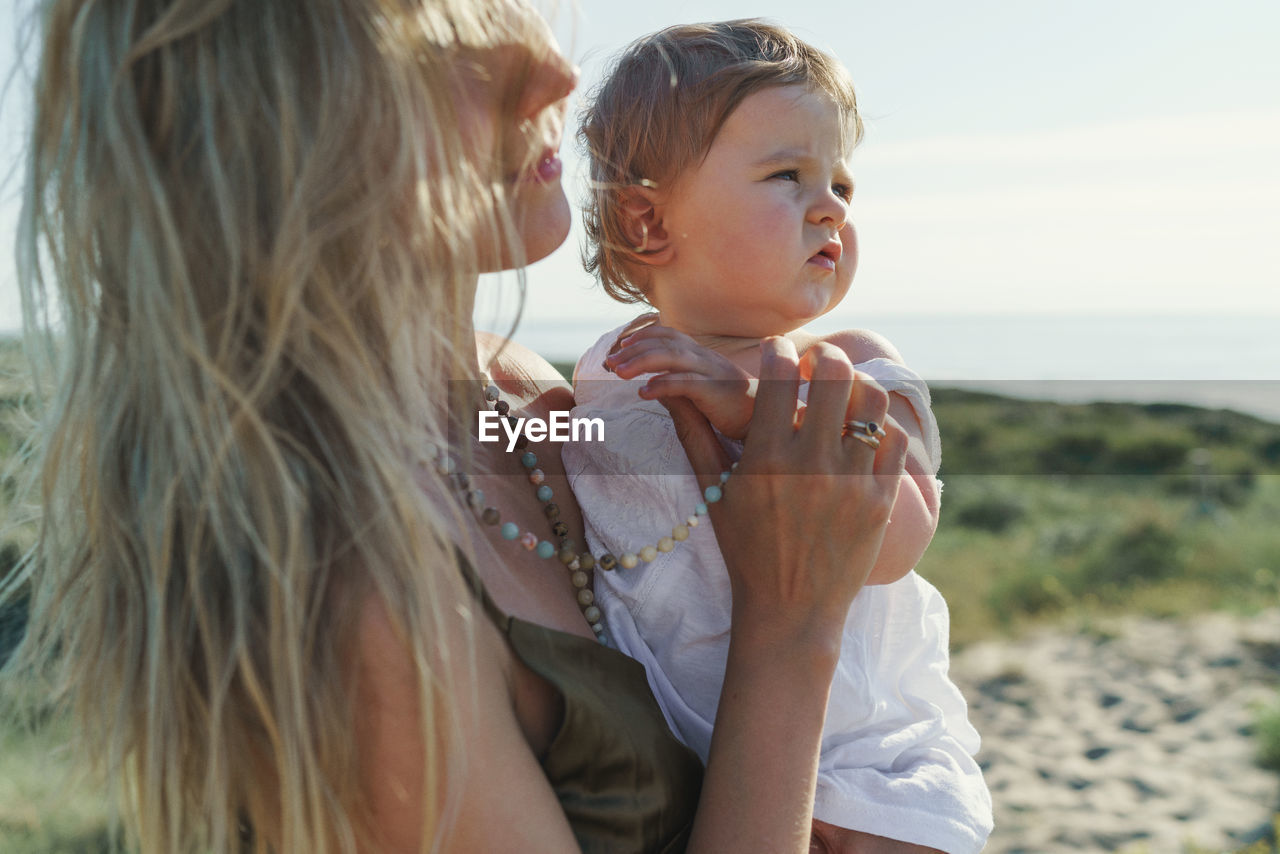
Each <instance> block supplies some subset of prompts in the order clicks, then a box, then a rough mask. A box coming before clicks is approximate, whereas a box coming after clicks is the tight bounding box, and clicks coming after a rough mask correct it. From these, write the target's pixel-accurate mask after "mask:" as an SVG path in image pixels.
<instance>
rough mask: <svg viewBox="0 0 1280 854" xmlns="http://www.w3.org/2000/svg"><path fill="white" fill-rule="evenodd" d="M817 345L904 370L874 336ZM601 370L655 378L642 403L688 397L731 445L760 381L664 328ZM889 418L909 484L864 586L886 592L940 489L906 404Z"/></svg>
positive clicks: (907, 566)
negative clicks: (903, 438)
mask: <svg viewBox="0 0 1280 854" xmlns="http://www.w3.org/2000/svg"><path fill="white" fill-rule="evenodd" d="M823 340H825V341H827V342H829V343H831V344H834V345H836V346H837V347H839V348H840V349H842V350H844V351H845V353H847V354H848V356H849V358H850V359H851V360H852V361H853V362H854V363H855V364H859V363H862V362H867V361H870V360H872V359H878V358H879V359H889V360H890V361H893V362H896V363H898V364H902V357H901V356H900V355H899V354H898V351H897V350H895V349H894V347H893V345H892V344H890V343H889V342H888V341H887V340H885V339H884V338H883V337H881V336H879V335H877V334H875V333H874V332H868V331H865V330H845V331H843V332H837V333H834V334H832V335H829V336H827V337H826V338H824V339H823ZM606 365H607V367H608V368H609V369H610V370H612V371H614V372H615V373H616V374H617V375H618V376H620V377H622V378H623V379H631V378H633V377H636V376H639V375H641V374H647V373H656V374H658V376H655V377H653V378H652V379H650V380H649V383H648V384H647V385H646V386H645V387H644V389H642V390H641V396H642V397H646V398H649V399H657V398H661V397H670V396H683V397H687V398H689V399H690V400H692V401H693V403H694V405H695V406H697V407H698V409H699V410H701V411H702V413H703V415H705V416H706V417H707V420H708V421H710V422H711V424H712V426H714V427H715V428H716V429H717V430H719V431H720V432H721V433H723V434H724V435H726V436H728V437H730V438H733V439H741V438H743V437H744V436H745V435H746V432H747V426H748V425H749V423H750V421H751V412H752V409H753V408H754V406H755V394H756V389H757V386H758V381H757V380H756V379H755V378H754V377H752V376H751V375H750V374H749V373H747V372H746V371H745V370H743V369H742V368H740V367H738V366H737V365H735V364H734V363H733V362H731V361H729V360H728V359H727V358H725V357H724V356H722V355H720V354H719V353H716V352H715V351H713V350H708V349H707V348H705V347H703V346H701V345H699V344H698V343H697V342H695V341H694V340H693V339H692V338H690V337H689V336H687V335H685V334H684V333H682V332H678V331H676V330H674V329H670V328H669V327H665V326H648V327H645V328H643V329H640V330H639V331H637V332H635V333H633V334H632V335H631V336H629V337H624V338H623V339H622V340H621V341H619V346H618V349H616V350H615V351H614V352H612V353H610V354H609V357H608V359H607V360H606ZM889 417H890V418H891V419H892V420H893V421H894V422H895V423H896V424H897V425H898V426H899V427H900V428H901V429H902V431H903V432H904V433H906V434H907V438H908V445H907V460H906V466H905V474H906V475H907V476H908V477H906V478H905V479H904V481H903V484H902V488H901V489H899V490H898V500H897V502H896V503H895V504H894V506H893V515H892V518H891V520H890V525H889V527H888V529H887V530H886V533H885V539H884V545H883V546H882V547H881V549H880V557H879V559H878V560H877V561H876V565H875V568H874V569H872V571H871V576H870V578H869V579H868V580H867V583H868V584H891V583H892V582H894V581H897V580H898V579H900V578H902V577H903V576H904V575H906V574H907V573H908V572H910V571H911V570H912V568H913V567H915V565H916V564H917V563H918V562H919V561H920V557H921V556H922V555H923V554H924V550H925V548H927V547H928V545H929V542H930V540H932V539H933V534H934V531H936V530H937V527H938V507H939V498H940V495H939V488H938V481H937V479H936V478H935V477H934V476H933V466H932V464H931V463H930V461H929V452H928V450H927V447H926V445H925V440H924V429H923V427H922V425H921V423H920V419H919V418H918V417H917V415H916V412H915V409H914V408H913V407H912V405H911V404H910V402H908V400H907V398H906V397H905V396H903V395H901V394H897V393H890V395H889Z"/></svg>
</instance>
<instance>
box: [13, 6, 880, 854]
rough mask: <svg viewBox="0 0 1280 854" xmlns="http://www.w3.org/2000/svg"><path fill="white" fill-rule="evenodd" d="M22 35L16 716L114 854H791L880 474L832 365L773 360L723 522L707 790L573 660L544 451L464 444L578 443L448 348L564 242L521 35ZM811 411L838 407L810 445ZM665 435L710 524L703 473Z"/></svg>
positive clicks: (189, 28) (284, 19)
mask: <svg viewBox="0 0 1280 854" xmlns="http://www.w3.org/2000/svg"><path fill="white" fill-rule="evenodd" d="M41 16H42V21H41V26H42V31H43V54H42V60H41V65H40V70H39V76H38V80H37V91H36V110H35V118H34V127H33V131H32V135H31V140H30V143H31V145H30V156H29V161H28V164H27V179H26V183H27V187H26V194H25V209H24V213H23V218H22V235H21V238H20V258H21V261H22V273H21V280H22V284H23V291H24V310H25V313H26V320H27V324H28V335H29V336H30V340H32V341H34V340H36V336H37V335H38V334H39V333H40V332H41V330H42V329H43V330H44V331H45V332H47V333H49V339H48V340H50V341H51V342H52V343H51V346H50V347H49V348H48V349H49V351H50V352H54V351H56V361H57V370H58V373H57V376H56V380H55V381H54V382H53V383H51V384H50V386H49V388H48V393H49V409H48V414H47V423H46V429H45V430H44V431H43V432H42V433H41V437H42V441H41V447H40V449H39V453H40V466H41V468H40V478H41V479H40V482H39V490H38V495H37V497H38V499H39V500H40V502H41V504H42V507H43V519H42V524H41V529H40V540H39V544H38V547H37V549H36V550H35V552H34V554H33V555H32V556H31V557H30V558H29V559H28V560H27V561H26V563H25V564H24V565H23V568H22V572H21V573H20V574H19V576H18V577H17V578H16V579H10V580H9V582H8V586H7V588H6V590H7V592H6V593H5V594H4V595H9V596H11V595H13V594H14V592H15V590H16V589H17V585H18V584H22V585H24V586H26V587H29V589H30V590H31V595H32V604H31V615H30V627H29V630H28V633H27V635H26V638H25V640H24V642H23V645H22V647H21V648H20V650H19V653H18V655H16V656H15V658H14V659H13V660H12V661H11V662H10V664H9V668H8V675H9V676H10V677H12V678H18V677H19V676H20V675H22V674H25V675H23V677H22V678H29V677H30V674H31V673H32V672H37V673H43V674H44V675H46V676H47V677H48V679H49V683H48V684H50V685H51V686H55V687H56V688H57V692H58V693H57V697H58V699H59V701H60V702H61V703H62V704H63V707H64V708H65V709H66V710H67V711H68V712H69V713H70V714H71V715H72V716H73V717H74V720H75V721H76V723H77V732H78V733H79V734H80V736H81V742H82V744H81V745H80V747H81V748H82V751H83V755H85V756H86V757H88V758H90V759H92V760H93V761H94V763H95V764H96V765H97V767H98V768H99V770H100V771H102V772H103V774H104V779H106V780H107V781H109V782H110V783H111V784H112V785H113V794H114V795H115V796H117V797H118V799H119V802H120V803H121V804H122V807H123V810H124V815H125V816H126V819H127V827H128V828H129V830H130V831H131V833H132V837H133V839H134V841H135V842H136V845H137V847H138V848H139V849H140V850H142V851H144V852H186V851H230V850H252V851H275V852H336V851H341V852H350V851H366V852H373V851H388V852H392V851H394V852H399V851H406V852H412V851H425V850H433V851H435V850H438V851H526V852H542V851H546V852H562V851H572V850H579V849H581V850H584V851H646V852H648V851H676V850H684V849H685V848H686V847H687V849H688V850H691V851H768V852H778V851H797V852H799V851H805V850H808V846H809V826H810V820H811V813H812V807H813V791H814V780H815V772H816V767H817V758H818V747H819V735H820V732H821V727H822V720H823V715H824V711H825V705H826V696H827V690H828V686H829V683H830V680H831V674H832V671H833V668H834V666H835V662H836V655H837V648H838V644H839V637H840V630H841V624H842V621H843V619H844V615H845V613H846V612H847V610H848V607H849V603H850V601H851V600H852V598H853V596H854V595H855V594H856V593H857V591H858V589H859V588H860V586H861V584H862V582H863V581H864V580H865V576H866V573H867V572H868V571H869V569H870V567H871V566H872V564H873V563H874V560H875V557H876V554H877V552H878V549H879V544H880V541H881V538H882V536H883V533H884V526H885V524H886V519H887V516H888V510H889V508H890V507H891V506H892V503H893V499H894V493H895V491H896V489H897V483H898V473H899V472H900V471H901V468H902V458H903V453H904V444H905V443H904V441H903V439H902V437H901V435H900V434H897V433H893V434H891V435H890V436H889V438H888V439H886V440H885V442H884V443H883V445H882V446H881V447H880V448H879V449H878V450H873V449H871V448H870V447H869V446H868V445H867V444H865V443H862V442H854V441H850V440H849V439H842V438H841V432H842V431H841V425H842V423H843V422H844V421H846V420H848V419H861V420H867V421H871V420H875V421H880V422H883V420H884V419H883V415H884V412H885V407H886V405H887V400H886V396H885V395H884V393H883V391H881V390H879V389H877V388H875V387H874V386H873V385H870V384H867V383H858V384H856V385H855V383H854V378H855V377H854V372H853V370H852V367H851V366H850V364H849V362H848V360H847V359H846V358H844V357H843V356H842V355H841V354H840V353H838V352H836V351H834V350H832V349H830V348H815V350H814V352H813V353H812V355H810V356H807V357H806V359H805V360H804V362H803V364H802V363H800V361H799V360H797V358H796V356H795V352H794V350H793V349H791V348H789V347H788V345H787V344H785V343H784V342H774V343H773V344H771V345H769V346H768V347H767V348H766V349H767V350H768V354H767V356H766V360H765V367H764V375H765V378H766V379H771V380H774V382H768V383H764V384H763V389H762V392H761V395H760V400H759V402H758V404H757V407H756V413H755V416H754V420H753V423H752V429H751V437H750V439H749V441H748V443H747V448H746V452H745V454H744V456H743V458H742V461H741V468H740V469H739V472H738V473H737V474H736V475H735V476H734V478H733V482H732V484H731V485H730V486H729V488H728V489H727V490H726V492H727V495H726V498H725V499H724V500H723V501H721V502H719V503H718V504H714V505H713V507H712V510H713V518H714V521H715V523H716V529H717V533H718V538H719V540H720V543H721V547H722V549H723V551H724V555H725V558H726V561H727V563H728V566H729V567H730V571H731V573H732V575H733V584H734V623H733V641H732V647H731V652H730V659H729V669H728V672H727V674H726V678H725V687H724V695H723V696H724V699H723V701H722V702H721V712H720V718H719V720H718V721H717V727H716V736H715V739H716V740H715V741H714V743H713V744H712V747H711V755H710V759H709V764H708V766H707V769H706V772H705V776H704V777H703V778H702V779H701V785H700V786H699V783H700V781H699V776H700V774H701V771H700V767H699V763H698V762H697V760H696V758H695V757H693V756H692V754H690V753H689V752H688V751H686V750H685V749H684V748H683V747H681V746H680V745H679V744H678V743H677V742H676V741H675V740H674V739H673V738H672V737H671V736H670V735H669V733H668V732H667V731H666V728H665V724H664V721H663V719H662V717H661V714H660V712H659V711H658V709H657V706H656V704H655V703H654V701H653V698H652V696H651V695H650V694H649V691H648V687H647V684H646V682H645V678H644V674H643V671H642V669H641V668H640V667H639V665H637V664H635V663H634V662H632V661H631V660H629V659H627V658H625V657H624V656H622V655H621V654H620V653H617V652H616V651H614V650H612V649H609V648H608V647H607V646H606V645H604V644H601V643H599V642H598V640H597V637H596V636H597V635H605V636H607V627H606V626H601V625H599V622H598V619H596V620H595V623H594V625H593V619H594V618H596V615H595V614H594V613H593V612H592V610H591V608H592V606H591V604H590V602H589V596H587V595H584V593H583V590H584V588H586V589H589V584H586V583H584V581H583V578H584V577H586V576H587V575H588V573H589V571H590V570H592V568H593V564H596V563H597V559H599V561H600V562H607V561H605V556H592V555H587V554H584V553H581V546H580V543H581V542H582V537H581V534H580V532H581V527H582V520H581V514H580V512H579V510H578V508H577V507H576V506H575V504H574V502H573V498H572V496H571V493H570V491H569V489H568V486H567V484H566V482H565V478H564V472H563V469H562V467H561V465H560V461H559V454H558V450H557V446H556V445H555V444H553V443H551V442H546V441H544V442H532V443H530V444H529V446H528V448H526V449H524V450H523V451H522V452H521V453H519V454H508V453H507V452H506V450H505V447H504V445H503V444H484V443H480V442H478V441H476V438H475V433H476V430H477V423H478V417H477V412H479V411H484V410H486V409H494V410H499V411H503V412H505V413H506V414H507V415H510V416H515V417H526V418H529V417H541V418H548V417H549V416H550V415H551V413H552V412H553V411H562V410H568V409H569V408H570V406H571V403H572V402H571V400H569V398H568V390H567V387H566V386H564V385H563V384H561V383H553V382H548V381H545V380H544V379H543V378H545V377H549V376H553V373H552V372H551V370H550V368H549V366H548V365H547V364H546V363H545V362H543V361H542V360H540V359H538V357H536V356H535V355H533V354H531V353H527V352H524V351H521V350H519V349H518V348H516V347H514V346H508V347H506V348H505V349H501V352H500V353H498V354H497V355H496V356H495V355H494V348H493V347H491V346H487V343H489V342H486V345H485V346H481V347H479V348H478V347H477V345H476V339H475V335H474V332H473V329H472V325H471V314H472V306H473V302H474V296H475V289H476V278H477V275H478V274H479V273H480V272H482V271H485V270H492V269H498V268H503V267H518V266H519V265H521V264H524V263H527V262H530V261H533V260H536V259H537V258H540V257H542V256H543V255H545V254H547V253H548V252H550V251H551V250H552V249H553V248H554V247H555V246H556V245H558V244H559V243H560V242H561V241H562V240H563V239H564V237H565V234H566V233H567V230H568V224H569V223H568V206H567V203H566V201H565V197H564V193H563V190H562V188H561V186H560V176H559V161H558V159H557V158H556V150H557V148H558V146H559V143H560V138H561V134H562V126H563V99H564V97H565V96H566V95H567V94H568V92H569V91H570V89H571V88H572V85H573V83H574V74H573V72H572V70H571V68H570V67H569V65H568V64H567V62H566V61H565V60H564V59H563V57H561V56H560V54H559V53H558V52H557V50H556V48H555V46H554V44H553V43H552V42H551V40H550V38H549V36H548V35H547V32H546V29H545V26H544V25H543V24H542V23H541V21H540V20H539V18H538V17H537V16H536V14H535V13H534V12H533V11H532V10H530V9H529V8H527V7H526V6H524V5H523V4H522V3H520V2H517V0H485V2H480V1H479V0H474V2H463V0H308V2H305V3H299V2H296V0H253V2H249V0H49V2H46V3H44V4H43V6H42V8H41ZM478 351H479V352H478ZM482 369H483V370H486V371H488V372H489V374H490V375H491V380H490V381H489V384H491V387H486V385H487V384H486V383H484V382H483V381H482ZM802 373H803V374H804V375H805V376H807V377H811V378H813V379H815V380H822V381H825V382H820V383H815V384H814V385H815V389H814V390H813V391H811V393H810V397H809V406H808V409H807V412H806V415H805V417H804V418H803V423H802V424H799V425H797V424H796V414H795V413H796V406H795V399H796V385H797V383H798V380H799V377H800V375H801V374H802ZM675 414H676V416H677V418H679V419H680V424H681V425H682V430H683V432H684V435H685V437H686V441H687V446H688V450H689V453H690V458H691V460H692V461H693V462H694V464H695V468H696V469H697V470H699V471H703V472H708V473H709V474H708V475H707V478H708V479H707V485H708V486H709V485H712V483H713V481H715V480H716V479H717V478H716V473H717V472H718V470H719V468H720V467H721V466H722V464H723V463H722V458H721V457H720V456H719V449H718V447H717V446H716V445H715V441H714V439H713V438H712V436H711V434H710V432H709V430H708V429H707V427H706V425H705V423H703V422H701V421H699V420H698V418H697V417H694V416H693V415H692V414H691V412H690V411H689V410H688V409H687V408H681V407H679V406H676V407H675ZM531 459H532V460H533V464H532V465H531V464H530V460H531ZM792 472H804V473H805V474H804V475H803V476H795V475H793V474H790V473H792ZM855 474H861V475H867V476H861V477H855V476H852V475H855ZM464 475H465V476H464ZM873 475H874V476H873ZM531 480H533V481H535V483H533V484H531V483H530V481H531ZM535 487H538V488H540V487H546V488H547V490H549V493H548V491H547V490H540V489H539V490H538V491H535ZM677 514H678V509H676V508H673V516H675V515H677ZM575 532H578V533H576V534H575ZM530 539H532V540H533V542H532V543H530V545H531V546H532V548H524V547H523V545H524V544H525V543H526V542H528V541H529V540H530ZM544 542H545V543H548V544H550V548H551V550H552V551H555V552H557V553H556V554H554V555H553V556H552V557H551V558H549V559H548V558H544V557H542V556H541V555H542V554H544V553H545V551H546V549H544V547H543V543H544ZM566 567H567V569H566ZM850 567H853V571H851V570H850ZM588 580H589V579H588ZM783 733H785V734H786V737H785V740H784V739H783V738H782V737H781V736H782V734H783Z"/></svg>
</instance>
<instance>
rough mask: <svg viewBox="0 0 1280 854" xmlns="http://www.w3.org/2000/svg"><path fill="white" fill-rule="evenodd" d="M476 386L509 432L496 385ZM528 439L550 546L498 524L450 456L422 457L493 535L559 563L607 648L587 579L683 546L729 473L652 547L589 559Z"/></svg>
mask: <svg viewBox="0 0 1280 854" xmlns="http://www.w3.org/2000/svg"><path fill="white" fill-rule="evenodd" d="M481 385H482V386H483V390H484V399H485V401H486V402H488V403H489V404H490V405H491V406H492V408H493V411H494V412H497V413H498V415H499V416H501V417H503V418H506V419H507V420H508V421H509V422H510V423H511V427H512V429H513V430H514V429H516V428H517V427H518V426H519V423H518V421H517V419H516V418H515V416H512V415H509V414H508V413H509V412H510V411H511V407H510V405H509V404H508V403H507V402H506V401H505V400H502V399H501V397H500V392H499V390H498V387H497V386H496V385H494V384H493V383H492V382H491V381H490V379H489V377H488V375H486V374H481ZM528 444H529V440H528V438H527V437H526V436H525V435H524V434H523V433H521V434H520V435H519V436H517V438H516V443H515V451H514V452H515V453H518V452H521V451H523V453H521V454H520V464H521V466H523V467H524V469H525V470H526V471H527V472H528V474H527V477H528V478H529V482H530V483H531V484H533V486H534V496H535V497H536V498H537V499H538V502H539V503H541V504H542V513H543V515H544V516H546V517H547V521H548V522H549V523H550V524H551V533H552V536H553V537H554V538H555V539H556V540H557V542H558V546H557V545H552V543H551V542H550V541H548V540H543V539H540V538H539V537H538V535H537V534H535V533H533V532H532V531H524V532H521V530H520V526H519V525H517V524H516V523H515V522H503V521H502V513H501V511H499V510H498V508H496V507H494V506H492V505H489V504H486V503H485V499H484V492H482V491H481V490H480V489H478V488H476V487H474V486H472V484H471V478H470V477H469V476H467V474H465V473H464V472H459V471H457V465H456V463H455V462H454V460H453V458H452V457H450V456H449V455H448V454H447V453H445V452H444V451H443V450H441V449H439V448H436V447H435V446H434V445H431V446H429V447H428V449H427V455H428V456H429V457H432V458H433V459H432V461H433V463H434V465H435V467H436V471H437V472H439V473H440V475H441V476H443V477H447V478H450V479H451V480H452V481H453V483H454V485H455V486H456V487H457V489H458V491H459V492H460V493H461V494H462V496H463V503H464V504H465V505H466V506H467V507H468V508H470V509H471V511H472V512H473V513H475V514H476V516H477V517H478V518H479V519H480V521H481V522H482V523H484V524H485V525H488V526H491V527H492V526H497V527H498V533H499V535H500V536H501V537H502V538H503V539H504V540H513V541H517V542H519V544H520V545H522V546H524V548H525V549H526V550H527V551H531V552H533V553H535V554H536V555H537V556H538V557H540V558H543V559H544V560H546V559H550V558H551V557H552V556H555V557H558V558H559V560H560V563H561V564H563V565H564V567H565V569H566V570H567V571H568V572H569V580H570V582H571V583H572V584H573V588H574V590H576V591H577V599H578V607H579V608H580V609H581V610H582V616H583V617H585V618H586V620H587V623H588V624H589V625H590V626H591V631H592V632H594V633H595V636H596V639H597V640H599V641H600V643H602V644H605V645H606V646H607V645H608V643H609V638H608V635H607V634H606V631H605V623H604V614H603V613H602V612H601V611H600V607H599V606H598V605H596V604H595V593H593V592H592V590H591V586H590V585H591V576H590V575H588V574H587V573H589V572H590V571H591V570H593V569H596V568H598V569H601V570H603V571H605V572H611V571H613V570H615V569H617V568H618V567H619V566H620V567H622V568H623V569H633V568H635V567H636V566H637V565H638V564H639V563H640V562H641V561H643V562H645V563H649V562H651V561H653V560H655V559H656V558H657V557H658V554H659V553H662V552H670V551H672V550H673V549H674V548H675V547H676V543H679V542H683V541H684V540H687V539H688V538H689V533H690V529H691V528H696V527H697V526H698V524H699V522H700V520H701V517H703V516H706V515H707V505H708V504H714V503H715V502H717V501H719V500H720V499H721V498H722V497H723V495H724V491H723V487H724V484H725V483H727V482H728V480H729V474H730V472H728V471H724V472H721V473H720V483H719V484H718V485H715V484H713V485H711V486H708V487H707V488H706V489H705V490H703V493H702V497H703V500H702V501H700V502H698V503H697V504H696V505H695V506H694V508H693V512H691V513H690V514H689V515H688V516H687V517H685V520H684V522H683V523H678V524H676V525H674V526H673V527H672V529H671V534H670V535H669V536H666V537H662V538H660V539H659V540H658V542H657V543H655V544H653V545H647V546H644V547H643V548H641V549H638V550H637V551H635V552H624V553H623V554H622V556H621V557H614V556H613V555H612V554H610V553H609V552H605V553H603V554H601V555H599V556H598V557H597V556H594V555H592V554H591V552H590V551H589V550H588V549H587V548H586V547H585V543H584V544H583V545H584V548H583V549H582V550H581V551H579V550H578V544H577V543H576V542H575V541H574V540H573V539H572V538H571V537H570V536H569V527H568V525H566V524H565V523H564V522H563V521H562V520H561V519H560V507H559V506H558V505H556V504H555V503H554V502H552V500H551V499H552V498H554V497H555V494H554V492H553V491H552V489H551V487H550V486H548V485H547V484H546V483H544V481H545V480H546V473H545V472H543V471H542V469H540V468H538V456H537V454H535V453H533V451H529V450H525V448H527V447H528ZM737 467H738V464H737V463H734V464H733V468H735V469H736V468H737Z"/></svg>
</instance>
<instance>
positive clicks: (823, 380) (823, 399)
mask: <svg viewBox="0 0 1280 854" xmlns="http://www.w3.org/2000/svg"><path fill="white" fill-rule="evenodd" d="M800 371H801V374H808V376H809V378H810V379H809V397H808V407H807V409H806V411H805V416H804V424H803V425H802V426H801V428H800V433H801V434H802V435H804V436H806V437H807V438H808V439H809V440H810V441H813V442H816V443H817V444H816V447H818V448H824V449H828V450H829V451H830V452H831V453H834V452H835V449H836V448H838V447H839V446H840V428H841V425H843V424H844V422H845V414H846V412H847V411H848V408H849V405H850V400H851V398H852V396H853V395H854V394H855V393H856V391H858V390H856V389H855V388H854V370H853V363H852V362H850V361H849V357H848V356H847V355H845V353H844V351H843V350H841V349H840V348H838V347H835V346H832V345H831V344H827V343H818V344H815V345H814V346H812V347H810V348H809V350H808V352H806V353H805V354H804V359H802V360H801V364H800Z"/></svg>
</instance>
